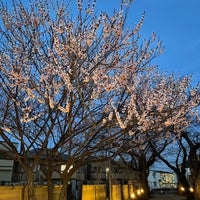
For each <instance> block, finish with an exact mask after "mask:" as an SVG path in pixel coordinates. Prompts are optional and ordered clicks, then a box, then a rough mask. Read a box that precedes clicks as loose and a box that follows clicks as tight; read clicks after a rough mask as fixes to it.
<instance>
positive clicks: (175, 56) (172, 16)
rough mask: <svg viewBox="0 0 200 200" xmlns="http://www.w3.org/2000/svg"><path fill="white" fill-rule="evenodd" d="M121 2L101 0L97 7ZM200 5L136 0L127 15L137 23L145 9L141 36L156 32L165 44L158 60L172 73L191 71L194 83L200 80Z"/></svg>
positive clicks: (192, 0) (130, 21)
mask: <svg viewBox="0 0 200 200" xmlns="http://www.w3.org/2000/svg"><path fill="white" fill-rule="evenodd" d="M97 2H98V0H97ZM119 3H120V0H100V1H99V2H98V7H99V9H106V10H110V11H111V10H112V9H113V8H114V7H118V5H119ZM199 9H200V1H199V0H190V1H186V0H185V1H183V0H135V1H133V3H132V5H131V8H130V10H129V15H128V24H129V25H134V24H135V23H136V21H137V20H139V18H140V16H141V15H142V13H143V12H144V11H145V13H146V14H145V21H144V25H143V27H142V36H144V37H146V38H148V37H149V36H150V35H151V33H152V32H155V33H156V34H157V35H158V36H159V37H160V39H161V40H162V41H163V44H164V46H165V51H164V52H163V54H162V55H161V56H160V57H159V58H158V59H156V60H155V62H156V63H157V64H158V65H159V66H160V69H161V70H163V71H167V72H169V73H171V72H175V73H176V74H178V73H180V74H181V75H187V74H192V75H193V82H194V83H197V82H198V81H200V10H199Z"/></svg>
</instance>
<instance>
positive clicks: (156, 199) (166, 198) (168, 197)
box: [150, 193, 185, 200]
mask: <svg viewBox="0 0 200 200" xmlns="http://www.w3.org/2000/svg"><path fill="white" fill-rule="evenodd" d="M150 200H185V197H184V196H181V195H177V194H167V193H165V194H152V196H151V199H150Z"/></svg>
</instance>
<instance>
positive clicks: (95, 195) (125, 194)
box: [82, 185, 135, 200]
mask: <svg viewBox="0 0 200 200" xmlns="http://www.w3.org/2000/svg"><path fill="white" fill-rule="evenodd" d="M134 197H135V191H134V186H133V185H112V199H113V200H122V199H123V200H128V199H130V198H132V199H134ZM105 199H106V185H83V186H82V200H105Z"/></svg>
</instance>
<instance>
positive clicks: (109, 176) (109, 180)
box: [106, 159, 112, 200]
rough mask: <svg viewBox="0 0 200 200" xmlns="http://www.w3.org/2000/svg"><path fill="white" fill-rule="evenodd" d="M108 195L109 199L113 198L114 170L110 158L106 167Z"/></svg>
mask: <svg viewBox="0 0 200 200" xmlns="http://www.w3.org/2000/svg"><path fill="white" fill-rule="evenodd" d="M106 197H107V199H108V200H112V170H111V161H110V159H109V165H108V167H107V168H106Z"/></svg>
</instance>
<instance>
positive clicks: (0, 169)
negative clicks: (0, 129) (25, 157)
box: [0, 141, 17, 185]
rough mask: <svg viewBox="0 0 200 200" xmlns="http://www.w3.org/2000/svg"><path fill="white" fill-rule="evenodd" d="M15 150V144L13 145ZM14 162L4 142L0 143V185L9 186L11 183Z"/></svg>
mask: <svg viewBox="0 0 200 200" xmlns="http://www.w3.org/2000/svg"><path fill="white" fill-rule="evenodd" d="M13 144H14V145H15V147H16V148H17V143H13ZM13 167H14V160H13V158H12V156H11V154H10V149H9V147H8V145H6V143H5V142H3V141H0V185H9V184H10V183H11V182H12V176H13Z"/></svg>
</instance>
